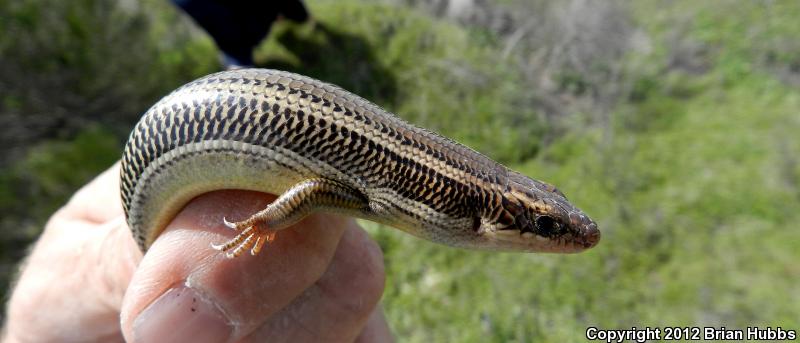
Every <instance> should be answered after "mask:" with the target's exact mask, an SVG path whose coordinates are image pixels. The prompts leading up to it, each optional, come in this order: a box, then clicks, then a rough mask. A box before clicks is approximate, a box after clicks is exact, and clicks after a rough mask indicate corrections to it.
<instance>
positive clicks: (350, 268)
mask: <svg viewBox="0 0 800 343" xmlns="http://www.w3.org/2000/svg"><path fill="white" fill-rule="evenodd" d="M383 287H384V273H383V255H382V254H381V251H380V248H379V247H378V245H377V244H376V243H375V242H374V241H372V240H371V239H370V238H369V235H367V233H366V232H364V230H362V229H360V228H349V229H348V230H347V231H345V233H344V235H343V236H342V239H341V240H340V241H339V246H338V247H337V249H336V254H335V255H334V257H333V260H332V261H331V264H330V265H329V266H328V269H327V270H326V271H325V273H324V274H323V275H322V277H321V278H320V279H319V280H318V281H317V282H316V283H314V284H313V285H312V286H311V287H309V288H308V289H306V290H305V292H303V294H302V295H301V296H299V297H297V298H296V299H295V300H294V301H293V302H292V303H291V304H290V305H289V306H287V307H286V308H284V309H283V310H281V311H280V312H278V313H276V314H275V315H274V316H272V317H271V318H269V320H268V321H267V322H265V323H264V325H262V326H261V327H260V328H259V329H258V330H257V331H255V332H254V333H253V334H251V335H250V336H249V337H247V339H246V340H245V342H352V341H353V340H354V339H355V337H356V336H357V335H358V334H359V333H360V332H361V331H362V329H363V328H364V325H365V324H366V322H367V320H368V319H369V317H370V314H371V313H372V312H373V310H374V308H375V306H376V305H377V304H378V301H379V300H380V297H381V294H383Z"/></svg>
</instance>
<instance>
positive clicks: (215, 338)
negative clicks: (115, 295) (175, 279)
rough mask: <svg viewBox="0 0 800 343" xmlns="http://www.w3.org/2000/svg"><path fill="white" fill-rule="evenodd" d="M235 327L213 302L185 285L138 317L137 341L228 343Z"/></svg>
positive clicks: (162, 296)
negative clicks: (232, 326) (229, 323)
mask: <svg viewBox="0 0 800 343" xmlns="http://www.w3.org/2000/svg"><path fill="white" fill-rule="evenodd" d="M231 331H232V328H231V326H230V325H228V322H227V321H226V320H225V316H223V315H222V312H220V310H219V309H218V308H217V306H215V305H214V304H213V303H211V302H209V301H208V300H206V299H204V298H203V297H201V296H199V295H198V293H197V291H195V290H194V289H192V288H188V287H186V286H180V287H177V288H172V289H170V290H168V291H167V292H165V293H164V294H162V295H161V297H159V298H158V299H156V301H154V302H153V303H152V304H150V306H148V307H147V308H146V309H145V310H144V311H142V313H140V314H139V316H138V317H136V320H134V322H133V338H134V341H136V342H199V343H203V342H226V341H227V340H228V339H229V337H230V335H231Z"/></svg>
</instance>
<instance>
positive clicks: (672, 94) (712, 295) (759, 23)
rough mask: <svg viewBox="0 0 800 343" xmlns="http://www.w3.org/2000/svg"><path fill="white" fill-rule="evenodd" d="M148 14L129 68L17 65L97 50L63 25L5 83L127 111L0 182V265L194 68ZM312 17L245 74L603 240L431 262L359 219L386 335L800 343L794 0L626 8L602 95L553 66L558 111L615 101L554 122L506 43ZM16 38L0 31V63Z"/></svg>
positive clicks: (446, 253) (187, 52)
mask: <svg viewBox="0 0 800 343" xmlns="http://www.w3.org/2000/svg"><path fill="white" fill-rule="evenodd" d="M80 2H85V3H90V4H95V6H96V5H97V4H99V3H102V2H99V1H88V0H85V1H80ZM22 3H24V4H26V5H25V6H17V7H13V6H12V5H10V4H8V3H6V2H3V1H0V14H5V13H4V12H6V13H11V14H13V15H14V16H13V17H14V18H17V19H16V20H17V21H16V22H14V21H12V24H8V23H2V22H0V30H5V29H8V28H9V27H10V26H11V25H30V27H31V28H34V27H35V28H36V30H39V31H37V32H46V31H44V30H45V28H43V26H37V25H39V24H38V23H37V20H39V18H40V16H37V15H33V14H30V13H32V12H31V11H36V10H37V8H38V7H36V6H35V4H37V3H38V2H35V1H24V2H22ZM147 3H148V4H149V5H152V7H155V8H157V9H159V10H162V11H159V12H158V13H159V14H158V15H154V14H152V13H156V12H155V11H153V12H152V13H151V12H141V13H140V12H136V11H134V12H132V13H134V14H135V13H138V14H135V15H138V16H141V18H144V19H141V20H144V21H145V22H147V23H149V24H150V26H149V27H150V29H148V30H149V31H146V33H145V34H142V33H139V34H138V35H137V36H134V37H133V39H131V40H130V41H126V42H125V43H126V44H131V45H133V46H135V47H140V51H144V52H140V53H137V54H133V55H131V56H126V55H125V54H118V55H117V56H114V57H113V58H114V60H115V61H117V60H118V61H117V62H118V63H122V65H130V66H129V67H126V68H111V67H101V66H98V65H97V64H98V63H100V62H99V61H96V58H94V57H92V58H90V57H91V56H89V57H86V56H84V55H81V54H78V55H77V56H73V55H67V56H64V57H62V59H61V60H59V61H60V62H58V63H60V64H59V65H57V66H55V67H50V66H45V67H42V65H40V64H37V63H43V62H42V61H46V58H47V59H49V58H51V57H52V56H60V55H59V54H61V53H63V50H66V49H67V48H66V47H73V46H74V45H72V44H78V43H74V42H73V41H74V40H76V39H87V40H88V41H91V42H93V43H92V46H94V44H99V43H97V41H95V40H93V39H98V38H97V37H94V36H93V33H95V32H94V31H96V30H94V29H93V28H91V27H90V28H88V29H80V26H81V25H89V24H92V23H94V24H93V25H112V24H111V22H101V23H95V22H91V21H90V22H89V24H85V23H86V21H80V20H78V21H75V23H74V24H70V25H73V26H76V28H73V29H70V30H67V31H64V30H61V29H60V28H56V29H53V30H55V31H57V32H61V33H59V34H60V35H61V36H59V37H60V38H59V40H58V44H61V45H58V46H56V45H54V46H52V47H50V48H51V49H50V50H48V53H47V54H45V56H46V58H44V57H37V56H32V57H31V58H32V60H31V61H32V62H25V63H20V65H21V66H22V67H21V68H22V69H21V70H23V71H26V70H27V71H33V72H43V71H48V72H56V71H58V70H62V69H66V70H67V71H70V72H73V71H81V72H83V74H81V75H77V74H76V75H77V76H75V75H72V74H70V76H69V77H70V78H68V79H67V80H73V78H77V79H76V80H78V79H79V80H80V83H79V85H81V87H83V88H80V89H79V90H77V91H76V92H77V94H78V95H81V96H83V98H81V97H79V99H84V101H87V102H88V100H85V99H91V96H92V95H93V94H96V93H95V92H98V90H97V89H98V88H96V87H99V86H97V85H96V84H95V81H96V80H100V81H97V82H105V83H102V85H103V87H107V88H111V89H114V92H117V93H112V94H113V95H114V96H119V95H120V94H122V95H126V96H125V97H124V98H125V99H130V98H133V100H129V101H126V102H124V103H123V104H124V106H121V107H120V108H121V109H122V110H121V111H122V112H121V113H119V112H117V113H114V115H116V116H117V117H118V119H116V120H107V119H98V118H97V117H93V116H92V115H91V114H86V116H85V117H83V118H85V119H86V118H88V119H86V120H85V121H87V122H90V123H93V124H91V125H89V126H80V125H78V126H76V127H78V128H79V129H76V130H72V131H71V132H67V133H64V134H59V135H57V136H56V137H55V140H54V139H52V138H51V139H47V140H37V142H38V143H37V144H35V146H34V147H33V148H31V149H28V150H25V151H24V152H22V153H20V154H21V158H19V159H17V161H15V162H14V163H13V164H12V165H10V166H9V167H5V166H4V167H3V169H2V170H0V211H2V213H3V214H2V217H3V218H2V219H0V220H2V221H0V225H2V227H0V229H1V230H2V232H0V233H2V234H3V237H16V240H7V241H4V242H3V243H2V245H0V247H2V257H3V260H4V262H5V263H6V264H8V263H10V261H13V260H14V259H17V258H19V257H20V256H21V254H22V250H21V247H20V246H19V245H20V242H28V241H30V240H31V239H33V237H34V235H35V233H36V232H37V230H38V229H39V228H41V225H42V224H43V222H44V221H45V220H46V217H47V214H48V213H50V212H51V211H52V210H53V209H54V208H56V207H57V206H58V204H60V203H63V202H64V201H65V199H66V198H67V197H68V196H69V195H70V194H71V193H72V192H73V191H74V190H75V189H76V188H77V187H79V186H80V185H81V184H83V183H84V182H86V181H87V180H88V179H90V178H91V176H92V175H94V174H96V173H98V172H99V171H100V170H103V169H104V168H106V167H107V166H108V165H109V164H110V163H111V162H112V161H113V160H114V159H115V158H116V154H117V152H116V151H118V149H119V147H120V144H121V142H122V141H123V140H124V138H125V137H124V132H125V131H126V129H127V128H129V127H130V126H131V125H132V121H133V120H135V119H133V118H135V117H136V115H138V112H141V111H144V110H145V109H146V108H147V107H148V106H149V105H150V104H151V103H152V102H153V101H154V100H155V98H157V96H158V95H160V94H165V93H166V92H167V91H168V89H170V88H172V87H174V86H175V85H178V84H180V83H182V82H185V81H188V80H189V79H191V78H193V77H195V76H197V75H200V74H204V73H207V72H210V71H212V70H213V66H214V60H215V58H216V56H215V52H214V50H213V48H211V45H210V42H209V41H208V40H207V38H205V37H203V36H201V35H198V34H191V33H190V32H189V31H188V30H187V29H186V27H188V26H187V25H188V24H187V23H186V22H178V23H175V20H174V18H175V13H174V12H171V11H170V9H169V8H165V7H164V5H160V7H159V5H157V4H156V3H155V2H153V3H149V2H147ZM504 3H506V2H504ZM508 3H509V4H507V5H508V6H513V5H514V3H515V2H513V1H509V2H508ZM310 5H311V11H312V13H314V14H315V15H316V18H317V20H318V21H319V25H318V27H317V28H311V27H308V26H293V25H290V24H286V23H280V24H279V25H277V26H276V27H275V29H274V30H273V33H272V34H271V36H270V38H269V39H268V40H267V41H266V42H265V43H264V44H263V45H262V46H261V47H260V48H259V50H258V52H257V55H256V57H257V58H256V60H257V61H259V62H261V63H263V64H264V65H265V66H268V67H278V68H283V69H289V70H295V71H299V72H302V73H304V74H308V75H311V76H314V77H317V78H320V79H323V80H327V81H330V82H333V83H337V84H340V85H342V86H344V87H345V88H347V89H350V90H352V91H355V92H356V93H359V94H361V95H362V96H364V97H366V98H368V99H370V100H373V101H375V102H377V103H378V104H380V105H383V106H385V107H387V108H389V109H391V110H392V111H394V112H396V113H398V114H399V115H401V116H402V117H404V118H406V119H407V120H409V121H411V122H413V123H416V124H419V125H421V126H425V127H429V128H432V129H434V130H436V131H439V132H441V133H443V134H445V135H448V136H450V137H453V138H455V139H457V140H459V141H462V142H464V143H466V144H468V145H470V146H472V147H474V148H476V149H477V150H480V151H482V152H485V153H486V154H487V155H490V156H492V157H494V158H497V159H500V160H502V161H504V162H507V163H510V164H511V165H512V166H513V167H514V168H515V169H518V170H519V171H521V172H523V173H525V174H527V175H531V176H534V177H536V178H539V179H543V180H546V181H549V182H551V183H553V184H556V185H558V186H559V188H560V189H561V190H562V191H564V193H566V194H567V195H568V196H569V198H570V199H571V200H572V201H573V202H574V203H575V204H576V205H578V206H579V207H581V208H583V209H584V210H586V212H588V213H589V214H590V215H592V217H593V218H594V219H596V220H597V221H598V223H599V225H600V228H601V230H602V231H603V240H602V241H601V244H600V245H599V246H597V247H596V248H594V249H592V250H591V251H588V252H586V253H582V254H577V255H526V254H507V253H488V252H474V251H463V250H457V249H451V248H446V247H442V246H438V245H435V244H432V243H428V242H424V241H421V240H418V239H415V238H412V237H409V236H407V235H404V234H401V233H398V232H395V231H394V230H387V229H385V228H378V227H377V226H376V225H374V224H371V223H364V225H365V226H367V227H368V228H369V230H370V232H371V233H373V236H374V237H375V238H376V239H377V240H378V242H379V243H380V245H381V246H382V247H383V250H384V254H385V257H386V265H387V275H388V279H387V288H386V293H385V295H384V300H383V306H384V309H385V311H386V312H387V317H388V319H389V321H390V324H391V326H392V328H393V330H394V332H395V334H396V335H397V337H398V338H400V339H399V340H400V341H412V342H417V341H418V342H422V341H431V340H434V341H486V340H492V341H531V340H535V341H553V342H557V341H578V340H582V339H583V337H584V336H583V335H584V331H585V329H586V327H588V326H598V327H601V328H618V329H619V328H630V327H631V326H639V327H643V326H659V327H664V326H684V325H706V326H712V325H713V326H725V327H728V328H741V327H746V326H753V325H763V326H766V325H771V326H784V327H788V328H791V329H800V328H798V327H797V324H798V321H797V318H800V264H798V263H797V261H800V231H798V230H797V224H796V223H797V222H798V221H800V166H799V165H798V156H800V138H798V137H800V135H798V132H800V115H798V114H800V90H799V88H800V81H798V80H800V45H798V40H797V38H796V37H797V33H798V32H800V21H798V20H797V18H798V17H800V5H798V4H797V3H795V2H789V1H776V2H769V3H757V2H696V1H674V2H659V1H655V0H650V1H642V2H636V3H632V4H629V6H630V8H627V9H626V10H627V11H626V13H628V15H629V16H630V21H631V23H632V24H631V25H632V27H634V28H635V29H636V30H638V34H639V35H640V36H642V37H646V38H645V40H646V44H644V45H645V46H647V48H637V49H630V51H628V53H627V54H626V55H625V57H624V58H623V59H620V60H619V61H618V64H619V66H618V67H619V70H620V75H621V79H620V80H618V82H619V85H605V84H603V85H600V84H595V82H596V80H595V79H592V78H589V77H584V76H583V74H580V73H577V74H576V73H574V72H572V71H569V70H565V71H563V72H561V73H555V74H557V75H560V76H561V78H560V80H561V81H562V82H564V83H565V84H569V85H572V86H569V87H565V88H566V89H565V90H564V94H562V95H564V97H567V96H570V97H575V98H577V99H579V100H580V99H586V97H588V95H583V94H578V93H581V92H579V91H576V90H575V87H576V86H574V85H580V87H578V88H581V89H599V88H602V87H604V86H609V87H611V86H614V87H618V88H619V89H622V90H623V91H622V92H621V94H620V96H619V97H618V98H617V99H616V101H613V102H612V106H609V107H608V110H600V109H598V110H596V112H592V108H591V107H566V109H564V110H563V112H561V113H560V114H559V115H558V116H555V118H554V115H553V114H552V113H551V112H552V111H551V112H548V110H547V109H546V108H545V107H544V106H539V105H538V104H537V102H535V101H531V93H534V92H536V90H534V89H532V87H533V86H532V85H534V84H535V83H532V82H531V80H530V79H531V78H530V77H528V75H529V74H526V72H525V71H523V70H522V69H523V68H524V67H525V65H523V64H521V63H519V61H521V60H525V58H521V57H520V55H515V54H514V53H512V54H510V55H507V56H506V57H504V58H501V57H500V56H499V55H500V53H499V51H502V50H504V47H505V45H504V42H505V41H504V39H505V38H504V37H502V36H500V35H498V34H495V33H493V32H492V31H490V30H486V29H482V28H480V27H476V26H465V25H459V24H456V23H453V22H449V21H446V20H443V19H437V18H434V17H431V16H429V15H427V14H424V13H423V12H421V11H417V10H413V9H406V8H395V7H393V6H391V5H386V4H383V5H375V4H367V3H364V2H360V1H355V0H351V1H332V0H325V1H323V0H320V1H314V2H311V3H310ZM26 6H27V7H26ZM60 6H63V7H62V8H60V9H59V10H64V11H68V10H75V9H76V8H77V6H70V5H67V4H66V3H65V4H62V5H60ZM10 9H13V11H12V10H10ZM9 11H10V12H9ZM14 11H16V12H14ZM114 11H117V10H116V9H115V10H114ZM115 13H116V12H115ZM148 13H149V14H148ZM82 16H88V14H86V13H84V14H82ZM28 23H30V24H28ZM81 23H84V24H81ZM172 26H177V27H178V28H177V29H175V30H170V29H167V28H170V27H172ZM175 32H177V33H175ZM159 37H167V38H163V39H162V38H159ZM176 37H179V38H180V39H177V38H176ZM23 38H24V37H23ZM165 42H166V43H165ZM15 44H18V43H15V41H13V40H12V39H11V38H8V37H0V53H3V54H4V55H3V56H6V54H7V53H8V52H9V51H12V50H14V47H15V46H16V45H15ZM19 44H21V43H19ZM54 44H55V43H54ZM28 49H29V50H30V49H33V48H31V47H28ZM518 50H519V52H518V54H524V53H526V50H525V49H518ZM33 51H37V50H36V49H33ZM76 53H77V52H76ZM82 54H89V53H88V52H83V53H82ZM87 56H88V55H87ZM37 58H39V60H37ZM126 58H132V59H134V60H133V61H130V60H126ZM152 58H155V59H156V60H157V61H159V62H158V63H156V64H155V67H151V68H153V69H149V68H140V67H136V65H138V64H137V61H139V60H149V59H152ZM37 61H38V62H37ZM75 61H79V62H75ZM48 63H55V62H52V61H51V62H48ZM26 68H27V69H26ZM37 68H44V69H37ZM603 68H604V67H603ZM8 72H9V71H8V70H3V73H8ZM104 73H108V74H104ZM2 75H6V74H2ZM126 76H130V78H126ZM112 77H115V78H116V79H112ZM107 80H113V82H111V81H107ZM153 80H156V81H157V82H156V81H153ZM64 82H66V81H64ZM5 89H10V92H7V93H2V94H0V100H2V101H0V115H2V116H7V115H14V114H18V113H21V112H22V111H24V110H29V109H31V108H33V109H34V110H38V111H41V107H36V106H41V104H37V103H35V102H32V101H31V100H30V99H29V98H26V97H25V94H27V93H24V92H14V91H13V89H12V88H11V86H9V84H0V90H5ZM103 92H105V90H102V91H101V93H103ZM586 93H591V92H586ZM587 101H589V100H587ZM31 103H32V104H31ZM590 103H591V102H590ZM80 108H81V107H80V106H78V107H77V109H80ZM103 108H106V107H103ZM134 109H135V110H134ZM125 111H128V112H125ZM74 115H75V116H79V117H80V116H82V115H83V114H81V113H76V114H74ZM20 117H21V118H24V116H20ZM97 123H99V124H97ZM98 125H99V126H98ZM542 137H547V138H546V139H544V138H542ZM34 204H35V205H36V206H34ZM8 232H17V233H16V234H13V235H6V233H8ZM19 232H25V234H23V235H20V234H19ZM20 237H21V238H20ZM4 270H5V271H8V270H11V268H10V267H4ZM7 274H8V273H6V276H4V278H7V277H8V276H7Z"/></svg>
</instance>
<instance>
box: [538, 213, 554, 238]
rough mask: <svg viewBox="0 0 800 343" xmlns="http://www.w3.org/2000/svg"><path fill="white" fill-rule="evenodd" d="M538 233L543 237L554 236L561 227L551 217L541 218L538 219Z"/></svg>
mask: <svg viewBox="0 0 800 343" xmlns="http://www.w3.org/2000/svg"><path fill="white" fill-rule="evenodd" d="M536 231H537V233H538V234H539V235H541V236H552V235H554V234H556V233H558V231H559V225H558V223H556V221H555V219H553V218H552V217H550V216H539V217H537V218H536Z"/></svg>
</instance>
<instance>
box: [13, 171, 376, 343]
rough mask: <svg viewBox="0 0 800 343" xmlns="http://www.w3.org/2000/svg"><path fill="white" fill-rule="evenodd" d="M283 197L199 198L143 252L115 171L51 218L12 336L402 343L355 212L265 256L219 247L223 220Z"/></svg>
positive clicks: (18, 291) (283, 239)
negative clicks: (231, 253) (233, 253)
mask: <svg viewBox="0 0 800 343" xmlns="http://www.w3.org/2000/svg"><path fill="white" fill-rule="evenodd" d="M274 198H275V197H274V196H270V195H265V194H263V193H256V192H245V191H217V192H212V193H208V194H204V195H202V196H200V197H197V198H196V199H194V200H192V201H191V202H190V203H189V204H188V205H187V206H186V207H185V208H184V209H183V210H182V211H181V212H180V213H179V214H178V215H177V216H176V217H175V219H174V220H173V221H172V222H171V223H170V224H169V225H168V226H167V229H166V230H165V231H164V233H163V234H162V235H161V236H160V237H159V239H158V240H156V242H155V243H154V244H153V245H152V247H150V249H149V251H148V253H147V254H146V255H145V256H142V253H141V252H140V251H139V250H138V248H137V246H136V244H135V242H134V241H133V238H132V237H131V234H130V232H129V231H128V226H127V224H126V223H125V219H124V215H123V213H122V206H121V203H120V198H119V166H118V165H116V166H114V167H112V168H111V169H109V170H107V171H106V172H104V173H103V174H101V175H100V176H98V177H97V178H96V179H95V180H94V181H92V182H91V183H89V184H88V185H87V186H85V187H84V188H82V189H81V190H80V191H78V192H77V193H76V194H75V195H74V196H73V198H72V199H71V200H70V201H69V203H67V205H65V206H64V207H63V208H62V209H60V210H59V211H58V212H56V213H55V214H54V215H53V216H52V217H51V218H50V220H49V222H48V223H47V226H46V228H45V230H44V232H43V233H42V235H41V237H40V238H39V240H38V242H37V243H36V245H35V247H34V249H33V251H32V252H31V254H30V256H29V257H28V259H27V261H26V262H25V263H24V265H23V266H22V270H21V275H20V278H19V281H18V282H17V284H16V287H15V288H14V290H13V294H12V296H11V299H10V301H9V304H8V308H7V314H8V316H7V319H6V325H5V330H4V331H5V332H4V341H6V342H47V341H58V342H74V341H80V342H91V341H97V342H111V341H123V339H124V340H127V341H132V342H185V341H192V342H239V341H243V342H250V341H259V342H260V341H265V340H268V341H337V342H338V341H353V340H357V341H361V342H381V341H391V336H390V331H389V328H388V326H387V324H386V321H385V319H384V317H383V313H382V311H381V309H380V307H379V306H378V301H379V300H380V297H381V294H382V292H383V287H384V274H383V259H382V254H381V252H380V249H379V247H378V246H377V244H375V242H374V241H372V240H371V239H370V238H369V237H368V235H367V234H366V233H365V232H364V231H363V230H362V229H361V228H359V227H358V225H356V223H355V222H354V221H353V220H352V219H350V218H343V217H337V216H332V215H323V214H317V215H312V216H310V217H309V218H306V219H305V220H303V221H302V222H300V223H299V224H297V225H295V227H292V228H288V229H285V230H281V231H280V232H279V233H278V235H277V237H276V240H275V241H274V242H273V243H271V244H270V245H268V246H265V247H264V250H263V251H262V252H261V254H259V255H257V256H250V255H249V254H243V255H242V256H240V257H238V258H235V259H228V258H226V257H225V256H224V254H222V253H220V252H218V251H216V250H213V249H211V248H210V245H211V243H219V242H224V241H226V240H227V239H230V238H231V237H232V236H233V235H234V232H233V231H231V230H230V229H227V228H226V227H225V226H224V225H223V222H222V217H223V216H227V217H228V218H242V217H246V216H248V215H250V214H252V213H253V212H256V211H258V210H260V209H262V208H263V207H264V206H265V205H266V204H268V203H269V202H271V201H272V200H273V199H274Z"/></svg>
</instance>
